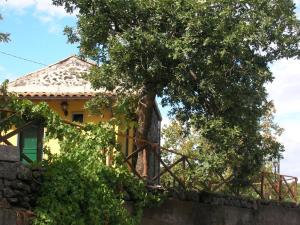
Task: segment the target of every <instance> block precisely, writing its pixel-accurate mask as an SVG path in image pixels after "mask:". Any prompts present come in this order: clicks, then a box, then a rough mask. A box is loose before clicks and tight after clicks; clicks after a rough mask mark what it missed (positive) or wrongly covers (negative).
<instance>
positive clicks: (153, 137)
mask: <svg viewBox="0 0 300 225" xmlns="http://www.w3.org/2000/svg"><path fill="white" fill-rule="evenodd" d="M93 65H94V64H93V63H90V62H87V61H84V60H82V59H80V58H78V57H76V56H70V57H68V58H66V59H63V60H61V61H59V62H57V63H55V64H53V65H50V66H47V67H45V68H42V69H40V70H38V71H36V72H33V73H30V74H27V75H25V76H22V77H20V78H18V79H16V80H14V81H11V82H10V83H9V84H8V91H9V92H11V93H15V94H16V95H18V96H19V97H20V98H25V99H29V100H31V101H32V102H34V103H39V102H46V103H47V104H48V105H49V106H50V108H51V109H53V110H54V111H55V112H56V113H58V114H59V115H60V117H61V118H62V119H65V120H69V121H74V122H79V123H90V122H91V123H97V122H100V121H108V120H109V119H110V118H111V117H112V114H111V112H110V110H108V109H103V110H101V111H102V112H103V114H102V115H92V114H90V113H89V112H88V110H87V109H86V108H85V103H86V102H87V101H88V100H90V99H91V98H92V97H93V96H95V94H96V93H97V91H95V90H94V89H92V87H91V84H90V83H89V82H88V81H87V80H85V79H84V78H82V75H83V74H84V73H87V72H88V71H89V69H90V68H91V67H92V66H93ZM98 91H99V90H98ZM100 91H101V90H100ZM160 124H161V115H160V112H159V109H158V106H157V104H156V105H155V107H154V108H153V118H152V126H151V129H150V132H149V138H148V140H149V141H151V142H154V143H159V142H160V126H161V125H160ZM120 132H123V134H125V135H120V136H116V138H117V141H118V142H119V143H120V145H121V148H122V152H123V153H124V154H125V156H127V155H129V154H131V153H132V152H133V151H134V149H135V144H134V140H133V139H132V138H128V137H126V135H127V136H131V137H134V136H135V132H134V129H133V128H131V129H127V130H126V131H121V129H118V128H116V133H120ZM39 135H44V130H43V128H41V127H39V126H38V125H36V126H35V125H33V126H31V127H29V128H27V129H25V130H23V131H22V132H21V133H20V134H19V135H18V136H17V137H13V138H12V139H11V140H10V141H11V142H12V143H13V144H14V145H17V146H19V147H20V150H21V151H22V152H23V153H24V154H25V155H26V156H28V157H29V158H30V159H31V160H33V161H36V160H39V159H41V158H43V155H38V151H37V148H38V145H39V143H38V141H37V140H38V136H39ZM44 144H46V145H48V146H49V147H50V149H51V152H53V153H59V145H58V141H57V140H49V141H48V143H43V145H44ZM148 157H149V164H151V165H152V164H153V166H151V165H149V173H152V174H155V173H156V172H155V171H156V170H157V168H158V165H157V161H156V160H155V159H154V158H153V156H152V155H151V154H149V155H148ZM152 158H153V159H152Z"/></svg>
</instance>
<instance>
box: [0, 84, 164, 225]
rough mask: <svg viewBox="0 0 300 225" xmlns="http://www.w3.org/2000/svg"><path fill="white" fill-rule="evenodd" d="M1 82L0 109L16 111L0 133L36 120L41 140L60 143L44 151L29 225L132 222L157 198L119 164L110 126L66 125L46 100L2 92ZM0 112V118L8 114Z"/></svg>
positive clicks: (128, 224) (103, 124) (119, 154)
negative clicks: (56, 150)
mask: <svg viewBox="0 0 300 225" xmlns="http://www.w3.org/2000/svg"><path fill="white" fill-rule="evenodd" d="M6 84H7V83H3V84H2V86H1V87H0V108H1V109H3V108H5V109H7V110H12V111H15V112H17V114H16V115H15V116H14V117H12V118H11V119H9V120H7V121H6V123H5V124H4V125H3V126H1V128H0V129H1V132H6V131H8V130H9V129H11V128H12V127H13V126H15V125H16V126H18V125H20V124H24V123H25V122H26V121H30V120H36V121H39V122H40V123H43V125H44V127H45V130H46V138H47V139H58V140H59V144H60V154H58V155H52V154H51V153H50V151H49V150H47V148H45V149H44V153H45V154H47V159H46V160H44V161H43V163H42V166H43V167H44V168H45V171H46V172H45V174H44V180H43V183H42V186H41V190H40V192H39V193H38V200H37V202H36V206H35V209H34V211H35V213H36V215H37V217H36V219H35V220H34V222H33V224H34V225H58V224H65V225H67V224H70V225H71V224H72V225H73V224H74V225H81V224H82V225H83V224H91V225H134V224H138V223H139V220H140V217H141V215H142V210H143V208H144V207H145V206H146V205H147V204H148V203H151V202H153V201H154V202H157V201H158V200H159V197H158V196H155V195H153V194H150V193H149V192H148V191H147V190H146V188H145V185H144V184H143V182H141V181H140V180H138V179H136V178H135V177H133V175H132V173H130V171H129V170H128V168H127V166H125V165H124V163H123V158H122V157H121V154H122V153H121V152H120V151H119V146H118V144H117V143H116V140H115V133H114V129H113V126H112V125H111V124H109V123H99V124H87V125H86V126H84V127H82V128H80V129H79V128H78V127H76V126H71V125H68V124H66V123H64V122H63V121H62V120H61V119H60V117H59V116H58V115H57V114H56V113H55V112H53V111H52V110H51V109H50V108H49V107H48V105H47V104H46V103H40V104H33V103H32V102H31V101H28V100H21V99H19V98H17V97H16V96H14V95H12V94H9V93H7V91H6ZM5 114H7V113H2V114H1V117H5V116H8V115H5ZM108 154H111V155H113V160H112V165H111V166H107V165H106V163H105V161H106V155H108ZM126 198H128V199H130V200H131V202H132V205H128V206H127V208H130V207H131V208H132V210H128V209H126V207H125V206H126V203H125V200H124V199H126ZM127 204H128V203H127ZM129 211H131V212H130V213H129Z"/></svg>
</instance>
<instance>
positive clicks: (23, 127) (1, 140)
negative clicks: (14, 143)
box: [0, 120, 36, 143]
mask: <svg viewBox="0 0 300 225" xmlns="http://www.w3.org/2000/svg"><path fill="white" fill-rule="evenodd" d="M35 122H36V121H34V120H33V121H30V122H28V123H26V124H24V125H23V126H21V127H19V128H17V129H15V130H13V131H12V132H10V133H8V134H6V135H4V136H2V137H0V143H1V142H3V141H5V140H7V139H9V138H11V137H13V136H14V135H16V134H18V133H20V132H21V131H22V130H24V129H25V128H26V127H28V126H30V125H32V124H34V123H35Z"/></svg>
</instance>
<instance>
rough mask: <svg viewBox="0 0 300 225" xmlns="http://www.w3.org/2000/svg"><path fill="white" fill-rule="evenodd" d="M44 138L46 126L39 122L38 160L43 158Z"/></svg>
mask: <svg viewBox="0 0 300 225" xmlns="http://www.w3.org/2000/svg"><path fill="white" fill-rule="evenodd" d="M43 138H44V127H43V125H42V124H41V123H39V124H38V129H37V161H38V162H41V161H42V160H43Z"/></svg>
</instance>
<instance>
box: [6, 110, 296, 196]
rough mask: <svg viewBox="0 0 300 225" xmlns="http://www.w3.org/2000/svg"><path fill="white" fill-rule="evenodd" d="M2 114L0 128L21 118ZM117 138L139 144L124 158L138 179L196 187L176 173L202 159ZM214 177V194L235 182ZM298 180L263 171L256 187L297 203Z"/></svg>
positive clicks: (15, 132) (262, 192) (13, 132)
mask: <svg viewBox="0 0 300 225" xmlns="http://www.w3.org/2000/svg"><path fill="white" fill-rule="evenodd" d="M0 112H5V113H6V114H7V116H6V117H5V118H2V119H1V120H0V127H1V126H2V125H3V124H5V123H6V122H7V121H8V120H10V119H12V118H13V117H14V116H17V113H15V112H12V111H9V110H3V109H0ZM64 122H65V123H67V124H70V125H72V126H76V127H78V128H82V127H84V125H82V124H78V123H73V122H70V121H66V120H64ZM37 123H38V121H24V123H23V124H21V125H19V126H18V127H16V128H15V129H13V130H11V131H9V132H8V133H5V134H3V135H1V134H0V144H1V143H4V144H6V145H12V143H10V142H9V140H8V139H9V138H11V137H13V136H14V135H18V134H20V133H21V132H22V131H23V130H24V129H25V128H27V127H30V126H31V125H33V124H37ZM117 135H119V136H123V137H126V138H128V139H132V140H133V141H134V143H139V146H141V147H139V148H136V150H134V151H133V152H132V153H131V154H129V155H128V156H125V155H123V157H124V162H125V163H127V165H128V166H129V167H130V169H131V171H132V172H133V173H134V174H135V176H137V177H138V178H139V179H142V180H143V181H145V183H146V184H148V185H153V184H156V185H157V184H161V182H160V180H161V177H162V176H164V175H166V174H168V175H169V176H170V177H171V178H172V182H171V184H170V183H169V184H164V186H165V187H166V188H168V187H170V186H171V187H174V186H179V187H180V188H182V189H193V188H195V187H193V181H192V182H187V179H186V177H184V176H183V174H182V173H178V172H176V171H174V169H175V168H177V169H178V167H180V168H181V170H182V171H187V170H190V169H193V167H194V165H199V163H200V162H199V160H198V159H196V158H193V157H190V156H186V155H184V154H181V153H179V152H177V151H175V150H171V149H166V148H163V147H161V146H160V145H159V144H158V143H152V142H150V141H147V140H143V139H139V138H136V137H132V136H129V135H125V134H122V133H118V134H117ZM20 152H21V159H23V161H26V162H27V163H32V160H31V159H30V158H28V157H27V156H26V155H25V154H23V152H22V149H21V151H20ZM139 153H141V154H140V155H142V161H143V165H144V166H143V171H142V172H138V171H137V169H136V167H135V165H134V164H133V163H132V161H133V158H134V157H137V156H138V154H139ZM162 153H166V154H168V155H173V157H172V158H173V159H174V160H172V161H171V162H170V161H168V162H167V160H166V159H165V158H164V157H162ZM150 154H152V155H153V156H154V158H155V160H154V161H156V162H158V167H159V169H158V170H157V172H155V173H154V174H153V173H152V174H150V173H149V166H152V165H149V155H150ZM37 155H38V158H37V160H38V161H40V160H42V135H39V137H38V148H37ZM195 161H196V163H195ZM214 176H216V177H218V180H219V182H216V183H210V184H202V185H203V187H205V188H207V189H210V190H211V191H218V190H219V189H220V188H221V187H222V186H224V185H226V184H227V183H228V182H229V181H230V180H231V179H232V176H229V177H224V176H223V175H222V174H220V173H216V174H214ZM297 181H298V179H297V178H296V177H292V176H286V175H279V174H273V173H265V172H263V173H262V174H261V176H260V180H259V182H258V183H255V184H253V185H252V188H253V190H254V191H255V192H256V193H257V194H258V195H259V196H260V197H261V198H262V199H273V200H278V201H284V200H289V201H297Z"/></svg>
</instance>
